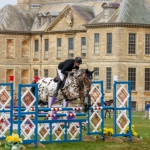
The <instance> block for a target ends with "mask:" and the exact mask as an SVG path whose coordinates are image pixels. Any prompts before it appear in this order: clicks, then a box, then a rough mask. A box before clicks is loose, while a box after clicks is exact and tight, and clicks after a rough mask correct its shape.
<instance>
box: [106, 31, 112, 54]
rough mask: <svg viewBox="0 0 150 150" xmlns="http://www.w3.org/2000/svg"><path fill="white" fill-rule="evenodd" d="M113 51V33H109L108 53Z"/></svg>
mask: <svg viewBox="0 0 150 150" xmlns="http://www.w3.org/2000/svg"><path fill="white" fill-rule="evenodd" d="M111 53H112V33H107V54H111Z"/></svg>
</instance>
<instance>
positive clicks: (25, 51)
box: [21, 40, 29, 57]
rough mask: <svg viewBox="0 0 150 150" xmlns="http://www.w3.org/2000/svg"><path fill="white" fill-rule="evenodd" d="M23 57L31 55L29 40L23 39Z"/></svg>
mask: <svg viewBox="0 0 150 150" xmlns="http://www.w3.org/2000/svg"><path fill="white" fill-rule="evenodd" d="M21 56H22V57H29V40H22V52H21Z"/></svg>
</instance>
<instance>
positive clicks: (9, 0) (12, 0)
mask: <svg viewBox="0 0 150 150" xmlns="http://www.w3.org/2000/svg"><path fill="white" fill-rule="evenodd" d="M7 4H15V5H16V4H17V0H0V9H1V8H3V7H4V6H5V5H7Z"/></svg>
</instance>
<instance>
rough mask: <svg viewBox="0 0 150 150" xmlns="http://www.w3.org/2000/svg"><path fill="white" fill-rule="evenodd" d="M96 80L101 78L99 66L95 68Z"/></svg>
mask: <svg viewBox="0 0 150 150" xmlns="http://www.w3.org/2000/svg"><path fill="white" fill-rule="evenodd" d="M94 70H95V71H94V80H99V68H94Z"/></svg>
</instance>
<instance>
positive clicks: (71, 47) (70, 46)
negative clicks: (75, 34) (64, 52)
mask: <svg viewBox="0 0 150 150" xmlns="http://www.w3.org/2000/svg"><path fill="white" fill-rule="evenodd" d="M68 51H69V57H74V38H69V39H68Z"/></svg>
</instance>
